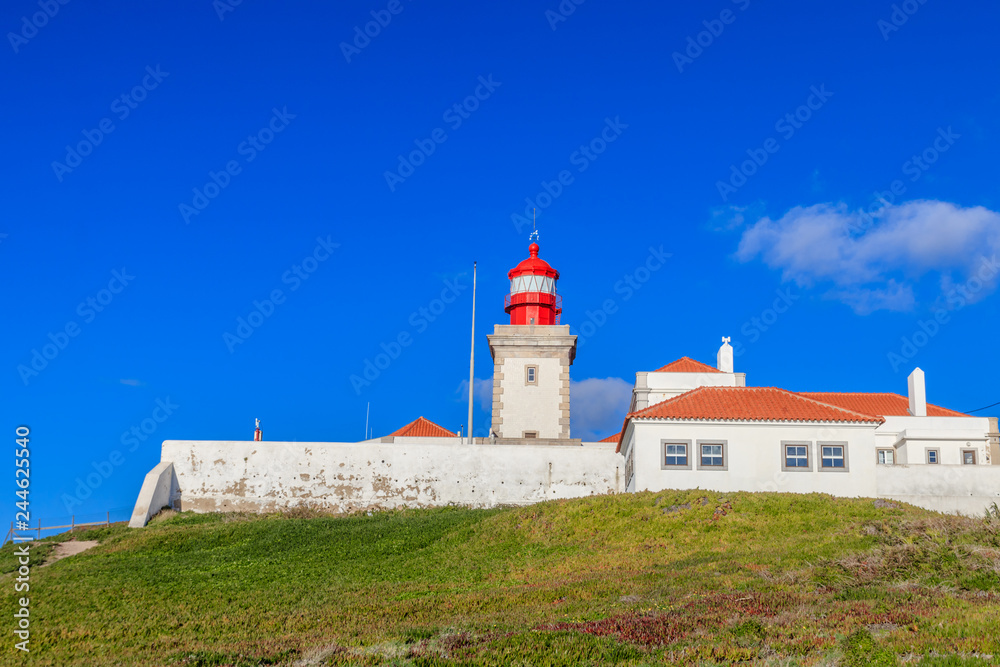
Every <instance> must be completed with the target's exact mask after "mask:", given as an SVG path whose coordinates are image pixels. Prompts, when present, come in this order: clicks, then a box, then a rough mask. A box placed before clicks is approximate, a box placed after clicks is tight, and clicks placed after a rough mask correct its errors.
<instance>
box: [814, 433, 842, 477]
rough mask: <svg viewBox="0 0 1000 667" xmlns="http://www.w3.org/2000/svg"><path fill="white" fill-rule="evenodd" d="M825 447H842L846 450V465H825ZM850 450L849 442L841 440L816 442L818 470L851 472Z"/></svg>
mask: <svg viewBox="0 0 1000 667" xmlns="http://www.w3.org/2000/svg"><path fill="white" fill-rule="evenodd" d="M824 447H842V448H843V450H844V465H843V467H837V466H825V465H823V448H824ZM849 452H850V450H849V449H848V447H847V443H846V442H844V441H840V440H835V441H826V442H817V443H816V466H817V468H816V469H817V470H819V471H820V472H850V471H851V462H850V457H849Z"/></svg>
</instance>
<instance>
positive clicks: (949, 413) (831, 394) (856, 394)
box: [796, 391, 972, 417]
mask: <svg viewBox="0 0 1000 667" xmlns="http://www.w3.org/2000/svg"><path fill="white" fill-rule="evenodd" d="M796 393H798V394H801V395H803V396H805V397H806V398H813V397H817V398H816V400H820V401H823V402H824V403H827V402H830V401H829V400H824V399H831V398H835V397H839V396H843V397H852V398H862V397H867V398H872V397H876V396H879V397H892V398H893V399H897V400H898V401H899V402H902V403H903V404H904V405H907V406H908V405H909V401H910V399H909V398H908V397H906V396H903V395H902V394H899V393H896V392H894V391H800V392H796ZM841 407H843V406H841ZM872 407H873V408H874V407H876V406H872ZM882 407H889V406H882ZM883 412H885V410H877V409H876V410H872V411H871V412H870V413H869V414H873V415H877V416H879V417H885V416H886V415H885V414H882V413H883ZM933 412H936V413H937V414H932V413H933ZM927 415H928V416H930V417H972V415H969V414H966V413H964V412H959V411H958V410H952V409H951V408H945V407H942V406H940V405H935V404H933V403H928V404H927ZM889 416H890V417H906V416H908V413H907V414H890V415H889Z"/></svg>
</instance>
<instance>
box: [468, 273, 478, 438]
mask: <svg viewBox="0 0 1000 667" xmlns="http://www.w3.org/2000/svg"><path fill="white" fill-rule="evenodd" d="M475 368H476V262H473V263H472V344H471V350H470V351H469V427H468V429H467V431H466V438H467V443H468V444H470V445H471V444H472V392H473V385H474V384H475V382H476V374H475V373H476V371H475Z"/></svg>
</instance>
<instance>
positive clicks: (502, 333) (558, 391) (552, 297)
mask: <svg viewBox="0 0 1000 667" xmlns="http://www.w3.org/2000/svg"><path fill="white" fill-rule="evenodd" d="M538 253H539V247H538V244H537V243H532V244H531V245H529V246H528V258H527V259H525V260H523V261H522V262H521V263H520V264H518V265H517V266H515V267H514V268H513V269H511V270H510V271H509V272H508V273H507V277H508V278H510V293H508V294H507V296H506V297H505V298H504V312H505V313H507V314H508V315H509V316H510V324H497V325H495V326H494V328H493V334H492V335H490V336H487V338H488V339H489V343H490V354H491V355H492V357H493V419H492V426H493V433H494V434H495V435H496V436H497V437H499V438H502V439H504V440H521V439H526V440H531V439H544V440H568V439H569V437H570V434H569V367H570V366H571V365H572V364H573V360H574V359H575V358H576V336H574V335H571V334H570V333H569V326H568V325H563V324H560V315H561V314H562V297H560V296H559V294H558V293H557V292H556V283H557V282H558V280H559V272H558V271H556V270H555V269H554V268H552V267H551V266H550V265H549V263H548V262H546V261H545V260H543V259H541V258H540V257H539V256H538Z"/></svg>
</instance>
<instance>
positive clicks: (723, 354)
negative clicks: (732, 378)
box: [715, 337, 733, 373]
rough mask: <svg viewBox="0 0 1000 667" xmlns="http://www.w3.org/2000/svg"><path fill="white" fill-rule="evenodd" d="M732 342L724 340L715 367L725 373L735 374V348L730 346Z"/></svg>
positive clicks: (727, 339)
mask: <svg viewBox="0 0 1000 667" xmlns="http://www.w3.org/2000/svg"><path fill="white" fill-rule="evenodd" d="M730 340H732V339H731V338H728V337H726V338H723V339H722V347H720V348H719V354H718V355H716V357H715V362H716V363H715V367H716V368H718V369H719V370H720V371H722V372H723V373H732V372H733V347H732V345H730V344H729V341H730Z"/></svg>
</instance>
